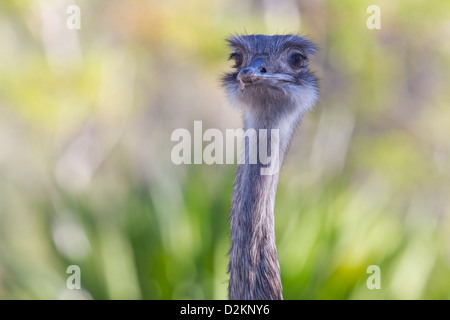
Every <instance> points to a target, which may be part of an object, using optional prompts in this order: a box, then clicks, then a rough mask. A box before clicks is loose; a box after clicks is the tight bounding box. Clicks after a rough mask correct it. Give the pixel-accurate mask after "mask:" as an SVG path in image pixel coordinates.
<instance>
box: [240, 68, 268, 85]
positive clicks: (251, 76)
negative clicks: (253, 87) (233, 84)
mask: <svg viewBox="0 0 450 320" xmlns="http://www.w3.org/2000/svg"><path fill="white" fill-rule="evenodd" d="M262 77H263V73H262V72H260V71H259V70H258V69H256V68H245V69H242V70H241V71H239V73H238V75H237V78H236V79H237V80H238V81H239V82H240V83H241V85H240V89H241V91H244V89H245V86H246V85H249V84H252V83H255V82H257V81H258V80H260V79H261V78H262Z"/></svg>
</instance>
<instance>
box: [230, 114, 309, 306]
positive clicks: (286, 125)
mask: <svg viewBox="0 0 450 320" xmlns="http://www.w3.org/2000/svg"><path fill="white" fill-rule="evenodd" d="M254 110H256V109H252V108H251V107H247V108H244V126H245V130H247V129H250V128H253V129H256V130H257V133H258V130H259V129H267V137H265V138H266V139H267V145H268V147H267V149H268V150H270V149H272V148H273V147H274V148H273V149H275V150H270V155H271V156H277V154H274V152H275V153H278V152H279V158H278V159H279V167H278V168H277V169H281V163H282V162H283V159H284V155H285V153H286V150H287V149H288V146H289V142H290V140H291V138H292V135H293V133H294V131H295V128H296V127H297V125H298V123H299V121H300V119H301V115H302V113H303V111H304V110H303V109H302V108H294V106H293V105H292V106H286V105H284V108H280V106H278V105H265V106H262V108H261V107H260V109H257V110H263V111H262V112H261V111H259V113H258V112H256V111H254ZM279 110H285V111H284V112H286V110H288V112H289V114H282V113H281V112H280V111H279ZM289 110H290V111H289ZM264 111H265V112H264ZM268 111H273V112H268ZM266 115H270V116H267V117H266ZM288 119H289V120H288ZM271 129H279V139H278V141H279V144H277V143H273V142H272V140H273V139H272V135H271ZM262 137H264V135H263V136H260V135H258V154H259V142H260V140H261V138H262ZM266 139H263V141H266ZM275 140H276V139H275ZM248 143H249V141H248V140H247V139H246V141H245V143H244V144H243V145H244V146H245V147H244V148H243V155H242V156H243V157H245V162H244V163H243V164H239V165H238V168H237V171H236V178H235V182H234V189H233V196H232V197H233V202H232V205H231V212H230V233H231V247H230V252H229V254H230V262H229V266H228V268H229V272H230V283H229V298H230V299H248V300H253V299H263V300H267V299H282V298H283V296H282V287H281V279H280V266H279V263H278V258H277V249H276V242H275V229H274V206H275V195H276V190H277V185H278V178H279V170H276V171H275V173H274V174H273V175H261V169H262V168H263V167H264V164H263V163H261V161H260V159H259V157H258V161H257V163H256V164H250V163H249V155H248V152H246V150H249V148H248ZM271 145H272V148H271V147H270V146H271ZM273 160H274V159H273V158H272V161H273Z"/></svg>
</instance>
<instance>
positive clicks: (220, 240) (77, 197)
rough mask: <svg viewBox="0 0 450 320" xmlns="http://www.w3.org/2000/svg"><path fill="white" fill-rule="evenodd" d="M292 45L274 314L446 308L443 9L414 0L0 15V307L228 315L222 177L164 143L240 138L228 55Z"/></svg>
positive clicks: (27, 8)
mask: <svg viewBox="0 0 450 320" xmlns="http://www.w3.org/2000/svg"><path fill="white" fill-rule="evenodd" d="M72 4H76V5H78V6H79V7H80V9H81V29H80V30H69V29H68V28H67V27H66V20H67V19H68V17H69V16H70V15H69V14H67V13H66V10H67V8H68V6H69V5H72ZM373 4H375V5H378V6H379V7H380V9H381V29H380V30H369V29H368V28H367V27H366V20H367V19H368V18H369V16H370V14H368V13H366V9H367V7H368V6H369V5H373ZM287 32H294V33H298V32H299V33H301V34H303V35H306V36H308V37H309V38H310V39H311V40H312V41H314V42H315V43H316V44H317V45H318V46H319V52H318V53H317V54H316V56H315V57H314V58H313V59H312V61H311V68H312V69H313V70H314V71H315V73H316V74H317V75H318V76H319V77H320V79H321V81H320V82H321V89H320V91H321V94H320V102H319V103H318V104H317V106H316V108H315V110H314V111H313V112H311V113H309V114H308V115H307V116H306V117H305V119H304V120H303V123H302V125H301V128H300V130H299V132H298V133H297V135H296V137H295V139H294V141H293V144H292V146H291V149H290V152H289V154H288V157H287V160H286V163H285V166H284V169H283V172H282V174H281V178H280V185H279V190H278V195H277V202H276V208H275V217H276V237H277V244H278V255H279V259H280V265H281V273H282V282H283V287H284V297H285V298H286V299H450V161H449V160H450V104H449V102H450V99H449V98H450V96H449V90H448V89H449V85H448V84H449V83H450V59H449V57H450V2H448V1H439V2H432V3H430V1H426V0H411V1H400V0H394V1H392V0H389V1H388V0H386V1H378V0H373V1H362V0H355V1H349V0H345V1H325V0H315V1H295V0H283V1H273V0H258V1H257V0H254V1H238V0H208V1H207V0H204V1H200V0H189V1H181V0H169V1H125V0H98V1H88V0H84V1H81V0H73V1H70V0H67V1H66V0H42V1H32V0H21V1H2V2H1V3H0V39H1V40H0V42H1V44H0V59H1V60H0V299H67V298H68V299H92V298H93V299H224V298H226V295H227V280H228V275H227V273H226V267H227V261H228V257H227V251H228V247H229V236H228V228H229V224H228V212H229V208H230V203H231V200H230V199H231V189H232V182H233V178H234V177H233V176H234V170H235V165H212V166H210V165H206V164H203V165H180V166H176V165H174V164H173V163H172V162H171V160H170V152H171V149H172V147H173V146H174V145H175V144H176V143H175V142H172V141H171V139H170V137H171V133H172V131H173V130H175V129H177V128H186V129H188V130H189V131H190V132H193V121H194V120H202V121H203V130H206V129H207V128H219V129H220V130H225V129H226V128H239V127H241V118H240V113H239V111H238V110H236V109H235V108H233V107H231V106H230V104H229V103H228V102H227V100H226V96H225V91H224V90H223V89H222V88H221V85H220V81H219V78H220V76H221V74H222V73H224V72H226V71H227V70H230V67H231V64H232V63H230V62H228V61H227V55H228V48H227V47H226V43H225V41H224V39H225V38H226V37H227V36H229V35H230V34H234V33H248V34H251V33H264V34H275V33H287ZM69 265H78V266H79V267H80V268H81V285H82V290H69V289H68V288H67V286H66V280H67V278H68V277H69V276H70V275H69V274H67V273H66V269H67V267H68V266H69ZM370 265H378V266H379V267H380V270H381V289H380V290H369V289H368V288H367V286H366V281H367V279H368V277H369V276H370V274H367V273H366V270H367V267H368V266H370Z"/></svg>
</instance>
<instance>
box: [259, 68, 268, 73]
mask: <svg viewBox="0 0 450 320" xmlns="http://www.w3.org/2000/svg"><path fill="white" fill-rule="evenodd" d="M259 71H261V72H262V73H266V72H267V70H266V68H264V67H262V68H260V69H259Z"/></svg>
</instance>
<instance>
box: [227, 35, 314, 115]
mask: <svg viewBox="0 0 450 320" xmlns="http://www.w3.org/2000/svg"><path fill="white" fill-rule="evenodd" d="M227 41H228V43H229V45H230V47H231V54H230V56H229V58H230V60H234V66H233V68H234V69H235V70H234V71H233V72H230V73H227V74H226V75H225V76H224V77H223V82H224V86H225V88H226V89H227V92H228V96H229V98H230V100H231V101H232V102H233V103H234V104H235V105H237V106H239V107H243V108H244V112H245V111H247V112H251V113H253V114H254V115H258V114H259V115H264V118H267V117H272V118H279V117H280V116H282V115H283V114H286V113H287V114H289V115H290V116H293V115H292V113H291V112H289V111H294V114H298V117H301V116H302V115H303V114H304V113H305V112H306V111H308V110H309V109H311V108H312V107H313V105H314V103H315V102H316V100H317V97H318V92H317V91H318V90H317V80H316V78H315V77H314V75H313V74H312V73H311V72H310V71H309V69H308V59H309V57H310V56H311V55H312V54H313V53H314V52H315V51H316V49H315V47H314V45H313V44H312V43H311V42H310V41H309V40H307V39H305V38H303V37H300V36H295V35H272V36H268V35H244V36H232V37H230V38H228V39H227ZM295 111H296V112H295Z"/></svg>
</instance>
